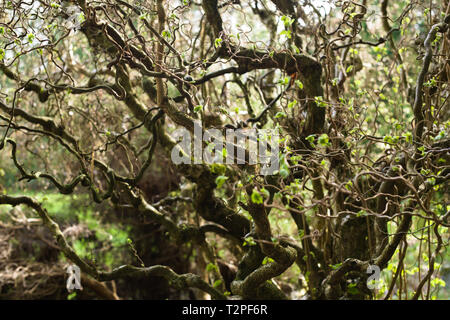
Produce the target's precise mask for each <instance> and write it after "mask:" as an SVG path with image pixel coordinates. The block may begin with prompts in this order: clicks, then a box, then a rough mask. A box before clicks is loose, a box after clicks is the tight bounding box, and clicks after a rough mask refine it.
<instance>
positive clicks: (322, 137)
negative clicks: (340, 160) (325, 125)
mask: <svg viewBox="0 0 450 320" xmlns="http://www.w3.org/2000/svg"><path fill="white" fill-rule="evenodd" d="M317 142H318V143H319V144H320V145H321V146H324V147H326V146H330V145H331V143H330V139H329V137H328V135H327V134H326V133H323V134H321V135H320V136H319V138H318V139H317Z"/></svg>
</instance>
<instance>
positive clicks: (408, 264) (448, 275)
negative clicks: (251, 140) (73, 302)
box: [0, 0, 450, 299]
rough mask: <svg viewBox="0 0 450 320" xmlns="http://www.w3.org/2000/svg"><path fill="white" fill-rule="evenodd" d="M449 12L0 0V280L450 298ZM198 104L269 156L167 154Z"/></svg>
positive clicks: (151, 292)
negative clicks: (178, 158)
mask: <svg viewBox="0 0 450 320" xmlns="http://www.w3.org/2000/svg"><path fill="white" fill-rule="evenodd" d="M449 14H450V4H449V1H448V0H443V1H442V0H440V1H435V0H431V1H421V0H413V1H388V0H382V1H379V0H358V1H329V2H328V1H310V0H301V1H292V0H272V1H269V0H267V1H265V0H264V1H257V0H255V1H253V0H250V1H242V0H220V1H218V0H138V1H129V0H97V1H94V0H30V1H22V0H11V1H9V0H0V298H1V299H210V298H213V299H228V298H231V297H233V298H235V299H448V298H449V295H450V290H449V282H450V259H449V258H450V251H449V249H448V248H449V246H448V242H449V229H448V227H449V225H450V219H449V216H450V215H449V212H450V202H449V184H448V177H449V174H450V165H449V161H450V153H449V151H450V137H449V132H450V118H449V115H450V108H449V84H450V80H449V79H450V78H449V76H450V64H449V61H450V60H449V59H450V32H449V24H450V16H449ZM195 120H198V121H201V123H202V126H203V128H204V129H207V128H217V129H219V130H221V131H222V132H225V129H226V128H252V127H253V128H263V129H277V130H278V131H279V132H280V134H281V139H280V141H279V143H280V152H279V154H278V155H277V157H278V160H279V162H280V169H279V170H278V171H277V172H276V174H274V175H270V176H263V175H261V171H260V170H261V166H260V165H250V164H248V163H247V164H245V165H236V164H235V165H224V164H207V163H203V164H180V165H175V164H174V163H173V162H172V161H171V152H172V150H174V148H177V147H178V145H177V140H175V139H174V138H173V134H172V133H173V132H174V130H175V129H179V128H186V129H187V130H189V131H191V132H192V131H193V124H194V121H195ZM175 150H176V149H175ZM224 156H226V154H225V152H224ZM73 263H75V264H77V265H78V266H79V267H80V268H81V272H82V285H83V287H84V290H82V291H79V290H77V291H74V292H67V290H66V288H65V286H66V280H67V274H66V273H65V272H66V268H67V266H68V265H69V264H73ZM369 265H377V266H379V267H380V269H381V270H382V272H381V278H380V280H379V281H378V282H377V285H378V288H377V289H374V290H369V289H368V287H367V280H368V276H369V275H370V274H368V273H367V268H368V266H369Z"/></svg>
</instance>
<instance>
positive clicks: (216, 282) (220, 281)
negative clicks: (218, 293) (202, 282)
mask: <svg viewBox="0 0 450 320" xmlns="http://www.w3.org/2000/svg"><path fill="white" fill-rule="evenodd" d="M221 284H222V280H220V279H218V280H216V281H214V284H213V287H214V288H217V287H219V286H220V285H221Z"/></svg>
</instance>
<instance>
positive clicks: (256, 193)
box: [251, 188, 263, 204]
mask: <svg viewBox="0 0 450 320" xmlns="http://www.w3.org/2000/svg"><path fill="white" fill-rule="evenodd" d="M251 199H252V202H253V203H256V204H262V203H263V197H262V196H261V193H259V191H258V190H257V189H256V188H255V189H253V192H252V195H251Z"/></svg>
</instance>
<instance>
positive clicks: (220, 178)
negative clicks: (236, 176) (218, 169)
mask: <svg viewBox="0 0 450 320" xmlns="http://www.w3.org/2000/svg"><path fill="white" fill-rule="evenodd" d="M227 180H228V177H226V176H218V177H217V178H216V185H217V188H219V189H220V188H222V186H223V184H224V183H225V181H227Z"/></svg>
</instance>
